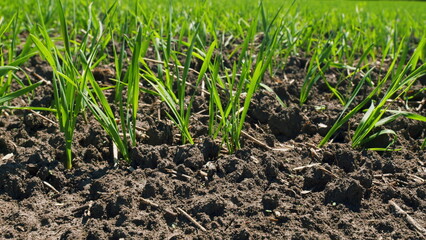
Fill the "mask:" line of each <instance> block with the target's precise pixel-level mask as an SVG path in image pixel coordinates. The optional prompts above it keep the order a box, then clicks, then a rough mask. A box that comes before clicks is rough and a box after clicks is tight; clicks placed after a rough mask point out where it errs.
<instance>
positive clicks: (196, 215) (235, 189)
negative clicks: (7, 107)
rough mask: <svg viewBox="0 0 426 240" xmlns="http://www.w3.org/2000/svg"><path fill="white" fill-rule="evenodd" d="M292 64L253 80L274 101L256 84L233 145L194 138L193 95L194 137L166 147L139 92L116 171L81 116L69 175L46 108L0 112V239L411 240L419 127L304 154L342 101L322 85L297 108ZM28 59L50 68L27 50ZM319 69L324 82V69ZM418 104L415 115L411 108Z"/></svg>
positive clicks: (104, 140) (165, 131) (296, 69)
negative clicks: (129, 140) (131, 138)
mask: <svg viewBox="0 0 426 240" xmlns="http://www.w3.org/2000/svg"><path fill="white" fill-rule="evenodd" d="M304 63H305V64H306V60H305V59H298V58H291V59H290V61H289V63H288V66H287V67H286V68H285V71H283V72H278V73H276V74H275V75H274V76H273V77H271V76H269V75H267V76H265V83H266V84H267V85H269V86H270V87H272V88H273V89H274V91H275V92H276V93H277V94H278V96H279V97H280V98H281V99H282V100H283V102H284V103H285V104H286V106H281V105H280V104H279V103H278V101H277V100H276V97H275V95H274V94H272V93H270V92H267V91H265V90H261V91H259V92H258V93H257V94H256V95H255V97H254V99H253V101H252V105H251V108H250V111H249V116H248V118H247V123H246V125H245V130H246V131H247V133H248V134H249V135H250V136H252V137H253V138H254V139H256V140H257V141H255V140H253V139H252V138H249V137H246V136H243V137H242V144H243V148H242V149H241V150H239V151H237V152H236V153H235V154H227V153H224V152H223V151H221V149H220V147H219V145H218V143H217V142H216V141H213V140H211V139H209V138H208V137H207V135H208V134H207V121H208V116H207V115H206V114H207V113H206V112H204V113H203V112H202V110H203V109H207V107H208V106H207V104H208V99H207V97H205V98H201V97H200V98H198V99H197V100H196V102H195V106H194V109H195V110H194V112H195V113H197V114H194V116H193V118H192V121H193V124H191V125H192V128H191V129H190V131H191V133H192V134H193V136H194V138H195V139H196V144H195V145H180V140H179V137H178V131H177V129H176V128H175V127H174V126H173V124H172V123H171V122H170V121H169V120H168V119H167V116H166V114H165V111H167V109H166V108H165V106H164V104H161V103H160V102H159V101H158V100H157V99H156V98H153V97H152V96H148V95H142V96H141V101H140V112H139V115H138V127H139V128H140V129H143V131H141V132H142V133H141V134H140V136H139V137H138V144H137V146H136V147H135V148H133V149H132V150H131V157H132V159H133V160H134V161H133V163H132V164H130V165H129V164H125V163H120V164H119V165H118V166H116V165H115V163H114V162H113V156H112V142H111V140H110V139H109V138H108V137H107V136H106V135H105V133H104V132H103V130H102V128H101V127H100V125H99V124H97V123H96V122H95V121H94V120H93V119H92V118H91V117H90V116H89V117H88V120H85V119H84V118H83V117H82V118H81V119H80V120H79V123H78V126H77V129H76V136H75V143H74V156H75V161H74V168H73V169H72V170H65V169H64V168H63V165H62V161H63V160H64V154H63V147H64V146H63V137H62V135H61V133H60V132H59V129H58V126H57V125H56V124H55V121H56V120H55V116H54V115H52V114H47V113H40V114H41V115H42V116H40V115H39V114H36V113H33V112H29V111H14V112H13V113H11V112H10V111H9V112H8V111H3V114H2V115H1V117H0V136H1V137H0V206H1V207H0V238H2V239H73V240H74V239H174V240H177V239H234V240H242V239H424V238H425V234H426V233H425V232H422V230H421V229H416V227H415V226H414V225H413V223H412V222H410V221H409V220H407V216H410V217H411V218H412V219H413V220H414V221H415V222H417V223H418V224H419V225H420V226H423V227H425V226H426V184H425V180H426V155H425V152H424V151H423V150H420V144H421V142H422V141H423V139H424V138H425V137H426V125H425V123H422V122H417V121H412V120H407V119H399V120H397V121H396V122H394V123H392V124H391V125H390V126H389V128H391V129H393V130H395V131H396V132H397V133H398V134H399V135H398V136H399V137H398V139H397V140H398V143H397V146H398V147H401V148H402V150H401V151H396V152H373V151H367V150H354V149H352V148H351V147H350V142H349V139H350V136H351V134H352V131H353V129H354V125H355V124H356V121H355V120H354V121H353V122H350V123H349V124H348V125H347V126H345V127H344V128H342V130H341V131H340V132H339V133H338V134H337V136H336V137H335V138H334V141H333V143H331V144H329V145H327V146H326V147H324V148H322V149H317V148H316V147H315V146H316V145H317V144H318V143H319V141H320V140H321V139H322V137H323V136H325V134H326V133H327V131H328V129H329V128H330V127H331V126H332V124H333V123H334V121H335V120H336V118H337V116H338V114H340V112H341V110H342V108H341V105H340V104H339V102H338V101H337V100H336V99H335V98H330V94H329V93H328V91H327V87H326V86H323V85H322V84H318V85H317V86H315V87H314V89H313V90H312V92H311V95H310V97H309V99H308V102H307V103H306V104H305V105H304V106H303V107H300V106H299V102H298V96H299V93H300V90H299V89H300V86H301V84H302V81H303V77H304V70H303V69H304ZM28 68H29V69H30V70H32V71H33V72H34V73H37V74H38V75H40V76H42V77H45V78H46V79H49V76H51V72H50V70H49V67H47V66H46V65H45V64H44V63H43V62H42V61H40V59H37V58H34V59H33V60H32V61H31V62H30V63H28ZM99 72H101V73H97V74H99V75H100V76H98V77H97V78H99V79H98V80H99V81H100V82H108V80H107V78H106V79H104V77H105V76H104V75H103V74H104V73H103V72H109V71H99ZM31 76H32V77H34V76H33V74H32V75H31ZM327 76H328V77H329V81H333V80H335V79H334V77H335V75H333V73H332V72H331V73H329V75H327ZM417 87H419V88H421V87H423V88H424V87H425V82H424V81H423V82H419V83H418V86H417ZM420 97H421V96H420ZM423 97H424V96H423ZM16 101H17V103H20V102H19V101H27V99H19V100H16ZM51 101H52V90H51V87H50V86H49V85H44V86H42V87H40V88H39V89H37V90H36V94H35V97H34V99H33V100H32V101H30V102H29V104H30V105H31V106H49V105H50V104H51ZM395 104H396V105H397V104H398V103H395ZM7 113H9V114H7ZM418 113H419V114H422V115H426V110H425V108H423V109H420V110H419V111H418ZM360 117H361V116H357V119H358V120H359V118H360ZM50 120H51V121H52V122H51V121H50ZM382 141H384V142H385V143H386V141H388V139H382ZM258 142H261V143H262V144H265V145H267V146H268V147H265V146H263V145H262V144H259V143H258ZM375 144H376V145H377V146H379V145H380V144H383V143H382V142H376V143H375ZM274 148H275V149H280V150H273V149H274ZM392 203H395V204H396V205H397V206H399V207H400V208H401V209H402V210H403V211H405V214H404V213H401V212H400V211H397V210H396V208H395V206H394V205H393V204H392ZM407 214H408V215H407Z"/></svg>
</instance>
